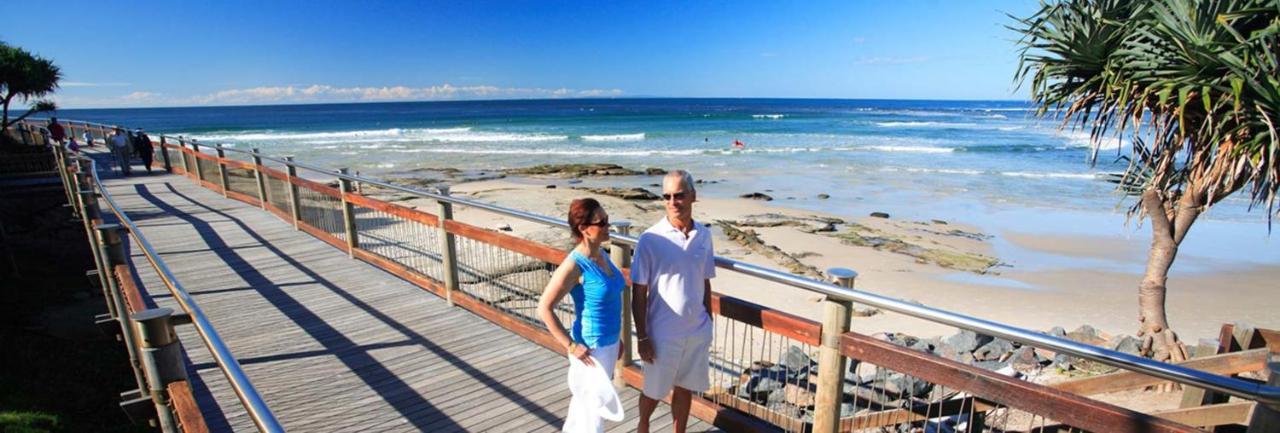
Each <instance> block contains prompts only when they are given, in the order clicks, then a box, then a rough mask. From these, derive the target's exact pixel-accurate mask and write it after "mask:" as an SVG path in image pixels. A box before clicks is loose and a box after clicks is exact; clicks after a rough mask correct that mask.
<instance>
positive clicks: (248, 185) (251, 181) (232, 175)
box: [227, 166, 258, 198]
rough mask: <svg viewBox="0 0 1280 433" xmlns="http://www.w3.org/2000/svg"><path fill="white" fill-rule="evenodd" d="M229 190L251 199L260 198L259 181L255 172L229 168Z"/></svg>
mask: <svg viewBox="0 0 1280 433" xmlns="http://www.w3.org/2000/svg"><path fill="white" fill-rule="evenodd" d="M227 189H230V190H231V191H235V192H238V193H241V194H244V195H247V196H250V197H255V198H256V197H258V180H257V178H255V177H254V175H253V170H249V169H246V168H240V167H231V166H227Z"/></svg>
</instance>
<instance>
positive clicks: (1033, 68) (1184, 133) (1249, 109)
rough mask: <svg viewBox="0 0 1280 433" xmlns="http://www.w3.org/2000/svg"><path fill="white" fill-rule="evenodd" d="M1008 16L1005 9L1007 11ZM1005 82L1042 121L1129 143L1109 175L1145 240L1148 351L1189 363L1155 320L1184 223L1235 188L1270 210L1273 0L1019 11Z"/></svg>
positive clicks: (1278, 106) (1072, 3)
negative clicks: (1146, 232) (1128, 201)
mask: <svg viewBox="0 0 1280 433" xmlns="http://www.w3.org/2000/svg"><path fill="white" fill-rule="evenodd" d="M1015 19H1016V17H1015ZM1013 30H1015V31H1017V32H1018V33H1020V34H1021V35H1022V39H1021V40H1020V41H1019V44H1020V45H1021V49H1022V51H1021V56H1020V57H1021V59H1020V63H1019V68H1018V71H1017V73H1016V75H1015V80H1016V81H1017V82H1018V83H1019V84H1023V83H1025V82H1026V81H1027V80H1028V79H1029V80H1030V89H1031V99H1032V100H1033V101H1035V103H1036V104H1037V105H1038V113H1039V114H1040V115H1041V116H1046V115H1051V116H1056V117H1057V118H1059V119H1061V121H1062V125H1063V126H1064V127H1066V126H1071V127H1073V128H1083V129H1088V130H1089V132H1090V135H1091V137H1092V139H1093V143H1094V150H1093V157H1094V158H1095V160H1096V158H1097V154H1098V149H1099V147H1100V145H1101V143H1102V142H1103V141H1106V140H1118V139H1120V138H1122V137H1124V138H1126V139H1129V140H1130V143H1131V155H1130V156H1126V157H1123V158H1122V159H1125V160H1127V161H1128V162H1129V166H1128V169H1127V171H1126V172H1125V173H1123V174H1122V175H1118V176H1116V177H1115V178H1114V179H1113V180H1114V181H1115V182H1116V183H1117V184H1119V190H1120V191H1121V192H1123V193H1125V194H1127V195H1128V196H1131V197H1137V199H1136V200H1134V203H1133V205H1132V207H1131V208H1130V209H1129V212H1130V215H1133V216H1137V217H1138V218H1143V217H1145V218H1148V219H1149V220H1150V225H1151V234H1152V247H1151V253H1150V256H1149V259H1148V262H1147V271H1146V273H1145V276H1144V277H1143V280H1142V282H1141V283H1140V284H1139V286H1138V303H1139V320H1140V322H1141V325H1140V330H1139V336H1141V337H1143V338H1144V339H1145V341H1144V344H1143V347H1144V348H1145V347H1150V348H1152V349H1151V350H1148V351H1144V354H1145V355H1148V356H1151V357H1153V358H1155V359H1157V360H1160V361H1169V362H1177V361H1182V360H1184V359H1186V358H1187V354H1186V349H1185V347H1184V346H1183V345H1182V343H1181V342H1179V341H1178V337H1177V334H1175V333H1174V332H1173V330H1171V329H1170V328H1169V324H1168V320H1167V318H1166V316H1165V305H1164V300H1165V292H1166V289H1165V283H1166V281H1167V279H1168V274H1169V268H1170V267H1171V266H1172V265H1173V261H1174V257H1175V256H1176V255H1177V253H1178V246H1179V245H1180V244H1181V243H1182V240H1183V239H1184V238H1185V237H1186V235H1187V232H1188V231H1189V230H1190V228H1191V225H1192V223H1194V222H1195V221H1196V219H1197V218H1198V217H1199V216H1200V215H1201V214H1203V213H1204V212H1205V211H1206V210H1208V208H1209V207H1211V206H1213V205H1214V204H1216V203H1218V202H1220V201H1222V200H1223V199H1225V198H1226V197H1227V196H1230V195H1231V194H1234V193H1235V192H1237V191H1240V190H1247V191H1248V194H1249V195H1250V198H1251V199H1252V201H1253V204H1254V205H1259V207H1261V206H1260V205H1263V204H1265V206H1266V207H1267V209H1268V213H1267V215H1268V217H1270V216H1271V215H1272V212H1274V211H1275V210H1276V207H1275V204H1276V192H1277V190H1278V189H1280V138H1278V137H1277V136H1276V132H1275V131H1276V121H1277V120H1278V119H1280V61H1278V60H1277V57H1276V52H1277V51H1278V50H1277V48H1280V8H1277V7H1276V2H1275V0H1062V1H1051V2H1047V3H1044V4H1043V5H1042V7H1041V9H1040V10H1039V11H1037V12H1036V13H1034V14H1032V15H1031V16H1030V17H1027V18H1025V19H1017V24H1016V25H1015V26H1014V27H1013Z"/></svg>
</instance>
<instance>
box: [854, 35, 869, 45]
mask: <svg viewBox="0 0 1280 433" xmlns="http://www.w3.org/2000/svg"><path fill="white" fill-rule="evenodd" d="M866 41H867V38H864V37H862V36H858V37H856V38H853V43H855V44H862V43H864V42H866Z"/></svg>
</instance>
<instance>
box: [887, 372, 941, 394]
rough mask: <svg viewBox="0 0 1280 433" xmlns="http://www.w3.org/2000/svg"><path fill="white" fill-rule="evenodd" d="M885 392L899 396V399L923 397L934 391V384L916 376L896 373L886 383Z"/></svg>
mask: <svg viewBox="0 0 1280 433" xmlns="http://www.w3.org/2000/svg"><path fill="white" fill-rule="evenodd" d="M884 390H885V391H886V392H888V393H889V394H895V395H898V396H899V397H898V398H906V397H923V396H925V395H928V394H929V391H931V390H933V384H931V383H929V382H926V381H924V380H922V379H919V378H916V377H915V376H908V375H906V374H903V373H894V374H891V375H889V378H888V379H886V380H885V381H884Z"/></svg>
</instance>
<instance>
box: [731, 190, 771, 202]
mask: <svg viewBox="0 0 1280 433" xmlns="http://www.w3.org/2000/svg"><path fill="white" fill-rule="evenodd" d="M738 197H740V198H745V199H751V200H763V201H773V197H770V196H769V195H768V194H765V193H762V192H753V193H750V194H743V195H740V196H738Z"/></svg>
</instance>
